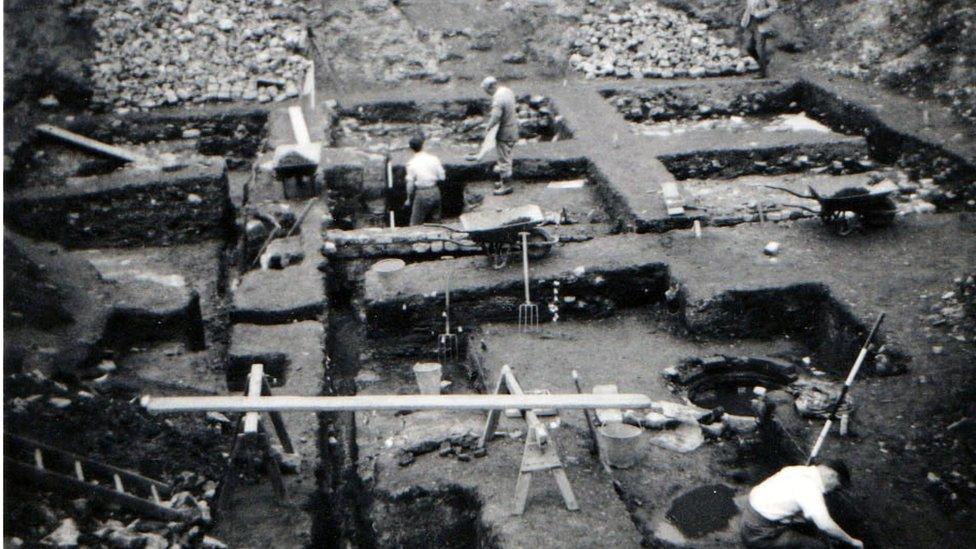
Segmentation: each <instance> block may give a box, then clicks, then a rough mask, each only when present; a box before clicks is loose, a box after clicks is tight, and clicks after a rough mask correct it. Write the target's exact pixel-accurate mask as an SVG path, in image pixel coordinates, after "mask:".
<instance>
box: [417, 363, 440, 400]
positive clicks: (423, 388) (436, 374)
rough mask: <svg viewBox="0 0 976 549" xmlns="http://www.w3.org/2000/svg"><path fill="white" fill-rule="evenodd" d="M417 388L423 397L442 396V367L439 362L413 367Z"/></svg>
mask: <svg viewBox="0 0 976 549" xmlns="http://www.w3.org/2000/svg"><path fill="white" fill-rule="evenodd" d="M413 375H414V376H416V377H417V387H419V388H420V394H422V395H439V394H441V365H440V363H438V362H418V363H416V364H414V365H413Z"/></svg>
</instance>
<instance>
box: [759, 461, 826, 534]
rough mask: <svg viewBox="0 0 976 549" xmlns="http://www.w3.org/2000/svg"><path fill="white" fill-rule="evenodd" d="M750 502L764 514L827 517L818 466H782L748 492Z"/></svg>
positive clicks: (778, 518)
mask: <svg viewBox="0 0 976 549" xmlns="http://www.w3.org/2000/svg"><path fill="white" fill-rule="evenodd" d="M749 505H751V506H752V508H753V509H755V510H756V512H757V513H759V514H760V515H762V516H763V517H765V518H767V519H769V520H771V521H774V522H779V521H783V520H785V519H799V518H800V515H802V516H803V517H804V518H806V519H809V520H813V518H814V517H815V516H824V515H826V516H830V513H829V512H828V511H827V503H826V502H825V501H824V484H823V479H821V478H820V471H819V470H818V469H817V466H815V465H814V466H809V467H808V466H803V465H797V466H793V467H784V468H783V469H782V470H780V471H779V472H778V473H776V474H775V475H773V476H771V477H769V478H767V479H766V480H764V481H762V482H761V483H759V485H758V486H756V487H755V488H753V489H752V491H751V492H749Z"/></svg>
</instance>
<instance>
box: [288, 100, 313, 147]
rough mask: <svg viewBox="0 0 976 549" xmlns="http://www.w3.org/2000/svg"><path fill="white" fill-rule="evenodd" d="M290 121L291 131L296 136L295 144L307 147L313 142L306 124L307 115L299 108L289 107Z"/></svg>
mask: <svg viewBox="0 0 976 549" xmlns="http://www.w3.org/2000/svg"><path fill="white" fill-rule="evenodd" d="M288 119H289V120H290V121H291V131H292V133H293V134H294V135H295V143H298V144H299V145H307V144H309V143H311V142H312V138H311V136H309V134H308V125H307V124H306V123H305V113H303V112H302V108H301V107H299V106H297V105H296V106H294V107H288Z"/></svg>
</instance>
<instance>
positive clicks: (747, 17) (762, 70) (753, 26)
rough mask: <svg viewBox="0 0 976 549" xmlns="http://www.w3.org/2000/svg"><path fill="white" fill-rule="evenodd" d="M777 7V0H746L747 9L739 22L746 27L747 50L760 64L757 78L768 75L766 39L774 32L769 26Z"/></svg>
mask: <svg viewBox="0 0 976 549" xmlns="http://www.w3.org/2000/svg"><path fill="white" fill-rule="evenodd" d="M777 9H779V5H778V4H777V3H776V0H746V10H745V12H744V13H743V14H742V20H741V21H740V23H739V24H740V25H741V26H742V28H743V29H744V31H745V33H746V40H748V45H747V46H746V51H747V52H748V53H749V55H750V56H752V58H753V59H755V60H756V63H758V64H759V73H758V74H757V75H756V78H766V75H767V67H769V51H768V50H767V49H766V40H767V39H769V38H772V36H773V34H774V31H773V29H772V28H771V27H770V26H769V18H770V17H772V15H773V14H774V13H776V10H777Z"/></svg>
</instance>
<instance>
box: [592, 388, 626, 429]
mask: <svg viewBox="0 0 976 549" xmlns="http://www.w3.org/2000/svg"><path fill="white" fill-rule="evenodd" d="M593 394H595V395H615V394H617V386H616V385H614V384H610V385H596V386H594V387H593ZM596 418H597V419H598V420H600V424H602V425H606V424H607V423H623V421H624V413H623V412H622V411H620V409H619V408H607V409H605V410H597V412H596Z"/></svg>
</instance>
